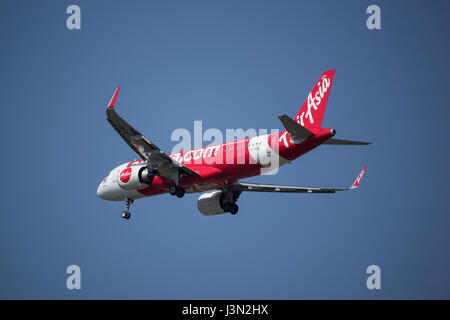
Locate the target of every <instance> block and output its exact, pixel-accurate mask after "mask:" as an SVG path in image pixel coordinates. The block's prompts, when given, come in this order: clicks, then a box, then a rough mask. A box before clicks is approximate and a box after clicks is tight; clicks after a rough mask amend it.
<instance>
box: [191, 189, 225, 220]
mask: <svg viewBox="0 0 450 320" xmlns="http://www.w3.org/2000/svg"><path fill="white" fill-rule="evenodd" d="M222 196H223V192H222V191H221V190H215V191H211V192H206V193H204V194H202V195H201V196H200V197H199V198H198V200H197V207H198V210H199V211H200V212H201V213H202V214H204V215H205V216H213V215H216V214H221V213H225V211H224V210H223V209H222Z"/></svg>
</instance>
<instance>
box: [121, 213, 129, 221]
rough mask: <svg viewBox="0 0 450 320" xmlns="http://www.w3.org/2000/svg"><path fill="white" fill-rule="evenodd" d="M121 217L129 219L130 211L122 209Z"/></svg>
mask: <svg viewBox="0 0 450 320" xmlns="http://www.w3.org/2000/svg"><path fill="white" fill-rule="evenodd" d="M122 218H123V219H126V220H128V219H130V218H131V213H130V212H126V211H123V212H122Z"/></svg>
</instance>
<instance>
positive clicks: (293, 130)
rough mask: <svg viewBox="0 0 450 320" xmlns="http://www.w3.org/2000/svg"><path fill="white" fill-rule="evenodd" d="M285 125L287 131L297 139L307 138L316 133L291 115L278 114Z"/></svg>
mask: <svg viewBox="0 0 450 320" xmlns="http://www.w3.org/2000/svg"><path fill="white" fill-rule="evenodd" d="M278 118H279V119H280V121H281V123H282V124H283V126H284V127H285V128H286V130H287V132H289V134H290V135H291V137H293V138H296V139H306V138H308V137H310V136H313V135H314V133H312V132H311V131H309V130H308V129H306V128H305V127H304V126H302V125H301V124H299V123H297V122H296V121H295V120H294V119H292V118H290V117H289V116H287V115H285V114H283V115H280V116H278Z"/></svg>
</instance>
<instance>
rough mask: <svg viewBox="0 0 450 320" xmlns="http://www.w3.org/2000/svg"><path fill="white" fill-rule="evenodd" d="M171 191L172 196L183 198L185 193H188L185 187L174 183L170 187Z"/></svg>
mask: <svg viewBox="0 0 450 320" xmlns="http://www.w3.org/2000/svg"><path fill="white" fill-rule="evenodd" d="M169 193H170V194H171V195H172V196H177V197H178V198H183V196H184V194H185V193H186V190H184V188H183V187H179V186H177V185H176V184H174V185H172V186H171V187H170V189H169Z"/></svg>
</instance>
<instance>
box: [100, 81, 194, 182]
mask: <svg viewBox="0 0 450 320" xmlns="http://www.w3.org/2000/svg"><path fill="white" fill-rule="evenodd" d="M119 89H120V86H119V87H117V89H116V91H115V92H114V95H113V97H112V98H111V101H110V102H109V104H108V108H107V109H106V115H107V120H108V121H109V123H110V124H111V125H112V127H113V128H114V129H115V130H116V131H117V133H118V134H119V135H120V136H121V137H122V139H123V140H125V142H126V143H127V144H128V145H129V146H130V148H131V149H133V151H134V152H136V153H137V154H138V155H139V157H140V158H141V159H142V160H144V161H147V162H148V163H150V165H151V166H152V167H154V168H155V169H156V170H159V171H160V173H161V172H171V170H170V169H172V168H177V169H179V170H180V172H181V173H184V174H187V175H198V173H197V172H195V171H193V170H192V169H189V168H188V167H186V166H184V165H182V164H180V163H178V162H177V161H175V160H173V159H172V158H170V157H169V156H168V155H167V154H166V153H164V152H163V151H162V150H161V149H159V148H158V147H157V146H156V145H155V144H153V143H152V142H151V141H150V140H148V139H147V138H146V137H144V136H143V135H142V134H141V133H140V132H139V131H137V130H136V129H134V128H133V127H132V126H131V125H129V124H128V123H127V122H126V121H125V120H123V119H122V118H121V117H120V116H119V115H118V114H117V113H116V111H115V110H114V105H115V103H116V99H117V95H118V93H119ZM167 175H169V174H167ZM163 176H164V174H163Z"/></svg>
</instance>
